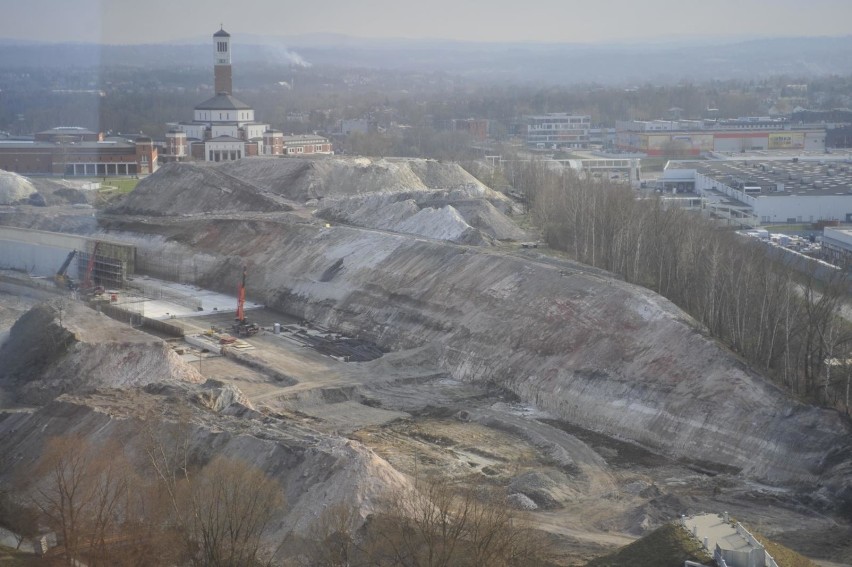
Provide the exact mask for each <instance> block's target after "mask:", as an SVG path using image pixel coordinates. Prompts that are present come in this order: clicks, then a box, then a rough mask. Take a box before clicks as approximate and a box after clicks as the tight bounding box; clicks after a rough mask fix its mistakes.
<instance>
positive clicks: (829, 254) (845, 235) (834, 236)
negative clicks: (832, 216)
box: [822, 226, 852, 266]
mask: <svg viewBox="0 0 852 567" xmlns="http://www.w3.org/2000/svg"><path fill="white" fill-rule="evenodd" d="M822 252H823V256H824V257H825V259H826V260H828V261H829V262H831V263H832V264H834V265H835V266H850V265H852V228H844V227H830V226H827V227H825V228H824V229H823V232H822Z"/></svg>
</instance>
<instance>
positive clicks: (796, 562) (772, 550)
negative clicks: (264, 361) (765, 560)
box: [746, 528, 819, 567]
mask: <svg viewBox="0 0 852 567" xmlns="http://www.w3.org/2000/svg"><path fill="white" fill-rule="evenodd" d="M746 529H747V530H748V531H750V532H751V535H753V536H754V539H756V540H757V541H759V542H760V543H761V544H763V547H765V548H766V552H767V553H769V555H771V556H772V558H773V559H774V560H775V562H776V563H778V565H780V567H819V566H818V565H817V564H816V563H814V562H813V561H811V560H810V559H808V558H807V557H805V556H804V555H800V554H798V553H796V552H795V551H793V550H792V549H790V548H789V547H784V546H783V545H781V544H780V543H775V542H774V541H771V540H768V539H766V538H765V537H763V536H762V535H760V534H756V533H754V532H753V531H752V530H751V529H750V528H746Z"/></svg>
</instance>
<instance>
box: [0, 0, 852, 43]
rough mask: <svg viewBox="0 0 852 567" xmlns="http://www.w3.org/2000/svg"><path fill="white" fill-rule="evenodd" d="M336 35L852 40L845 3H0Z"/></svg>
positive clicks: (18, 24) (118, 27) (3, 28)
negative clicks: (839, 37)
mask: <svg viewBox="0 0 852 567" xmlns="http://www.w3.org/2000/svg"><path fill="white" fill-rule="evenodd" d="M220 23H222V24H224V26H225V29H226V30H227V31H229V32H231V33H232V34H233V35H239V34H261V35H286V36H293V35H301V34H310V33H339V34H346V35H352V36H360V37H383V38H389V37H403V38H431V39H458V40H469V41H545V42H566V43H573V42H582V43H586V42H594V43H599V42H609V41H635V40H655V39H672V38H690V37H696V38H704V37H735V38H747V37H768V36H825V35H834V36H836V35H847V34H852V0H582V1H575V0H511V1H510V0H425V1H424V0H420V1H412V0H315V1H310V0H308V1H306V0H297V1H294V0H0V38H16V39H31V40H41V41H82V42H95V43H113V44H114V43H160V42H168V41H174V40H189V39H196V38H200V37H203V36H205V35H208V34H210V33H212V32H213V31H215V30H216V29H218V28H219V24H220Z"/></svg>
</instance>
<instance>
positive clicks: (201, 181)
mask: <svg viewBox="0 0 852 567" xmlns="http://www.w3.org/2000/svg"><path fill="white" fill-rule="evenodd" d="M291 209H292V207H291V206H289V205H288V204H287V203H284V202H282V201H281V200H280V199H276V198H275V197H274V196H272V195H270V194H268V193H267V192H265V191H264V190H262V189H259V188H258V187H256V186H254V185H252V184H251V183H249V182H246V181H244V180H241V179H238V178H236V177H234V176H233V175H230V174H228V173H227V172H225V171H222V170H220V168H218V167H216V165H215V164H206V163H169V164H166V165H164V166H163V167H161V168H160V169H158V170H157V172H156V173H154V174H153V175H149V176H148V177H146V178H145V179H143V180H142V181H140V182H139V184H138V185H137V186H136V188H135V189H134V190H133V191H132V192H130V193H129V194H128V195H126V196H125V197H124V198H122V199H121V200H120V201H118V202H117V203H116V204H115V205H113V206H111V207H109V208H108V209H107V213H110V214H130V215H148V216H177V215H194V214H201V213H209V212H217V213H226V212H227V213H240V212H248V211H262V212H274V211H288V210H291Z"/></svg>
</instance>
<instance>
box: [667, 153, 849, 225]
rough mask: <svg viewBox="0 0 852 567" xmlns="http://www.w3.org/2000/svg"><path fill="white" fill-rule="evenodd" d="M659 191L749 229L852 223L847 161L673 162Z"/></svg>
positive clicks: (668, 165) (795, 159)
mask: <svg viewBox="0 0 852 567" xmlns="http://www.w3.org/2000/svg"><path fill="white" fill-rule="evenodd" d="M658 186H660V187H665V188H666V189H667V190H668V189H669V188H674V187H676V189H673V190H676V191H680V192H683V190H684V189H685V190H686V191H690V192H694V193H696V194H697V195H699V196H701V197H705V198H706V199H707V201H708V202H709V203H715V204H717V205H718V206H719V208H720V211H722V210H724V211H726V213H725V214H727V215H730V217H731V218H738V219H741V220H742V222H743V223H744V224H752V225H757V224H777V223H816V222H820V221H840V222H852V163H847V162H846V161H845V160H834V161H826V160H807V161H805V160H799V159H798V158H794V159H785V160H766V159H763V160H745V161H741V160H735V161H688V162H674V161H672V162H669V163H668V164H667V166H666V170H665V171H664V172H663V175H662V176H661V177H660V179H659V182H658Z"/></svg>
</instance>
